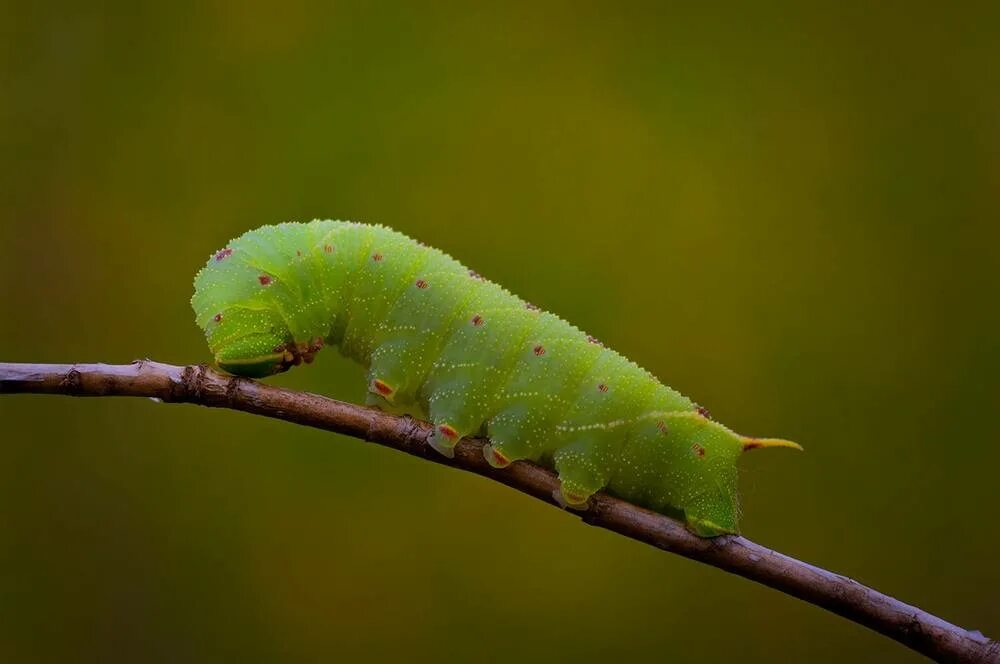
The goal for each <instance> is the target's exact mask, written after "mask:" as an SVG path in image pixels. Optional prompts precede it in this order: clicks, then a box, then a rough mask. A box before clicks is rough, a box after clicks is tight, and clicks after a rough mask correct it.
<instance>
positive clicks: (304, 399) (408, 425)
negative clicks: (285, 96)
mask: <svg viewBox="0 0 1000 664" xmlns="http://www.w3.org/2000/svg"><path fill="white" fill-rule="evenodd" d="M14 392H33V393H41V394H66V395H71V396H136V397H155V398H158V399H162V400H163V401H167V402H186V403H195V404H200V405H203V406H213V407H219V408H232V409H234V410H242V411H245V412H248V413H254V414H256V415H264V416H267V417H274V418H278V419H282V420H287V421H289V422H294V423H296V424H304V425H307V426H311V427H316V428H319V429H326V430H328V431H336V432H337V433H342V434H347V435H349V436H354V437H356V438H362V439H364V440H368V441H371V442H374V443H378V444H380V445H385V446H387V447H392V448H394V449H397V450H400V451H402V452H406V453H407V454H412V455H414V456H418V457H421V458H424V459H427V460H429V461H434V462H435V463H440V464H445V465H448V466H454V467H456V468H460V469H462V470H466V471H469V472H471V473H476V474H477V475H484V476H486V477H489V478H490V479H492V480H495V481H497V482H501V483H503V484H506V485H507V486H509V487H512V488H514V489H517V490H518V491H522V492H524V493H527V494H529V495H531V496H534V497H535V498H538V499H540V500H543V501H545V502H548V503H553V504H554V502H555V501H554V500H553V497H552V492H553V490H554V489H555V488H556V487H557V480H556V477H555V475H554V474H553V473H552V472H551V471H549V470H546V469H544V468H542V467H540V466H537V465H535V464H532V463H528V462H523V461H522V462H516V463H514V464H512V465H511V466H510V467H508V468H506V469H504V470H497V469H494V468H492V467H490V465H489V464H487V463H486V461H485V460H484V458H483V455H482V450H481V446H482V443H481V442H479V441H476V440H471V439H466V440H463V441H462V442H461V443H460V444H459V446H458V447H457V449H456V454H455V458H454V459H446V458H444V457H442V456H441V455H439V454H437V453H435V452H434V451H432V450H431V449H430V448H429V447H428V446H427V444H426V442H425V440H426V438H427V434H428V433H429V431H430V428H429V425H427V424H425V423H423V422H419V421H417V420H414V419H411V418H409V417H395V416H392V415H387V414H385V413H383V412H381V411H378V410H374V409H370V408H364V407H361V406H355V405H352V404H348V403H343V402H341V401H335V400H333V399H328V398H326V397H322V396H318V395H315V394H308V393H303V392H296V391H294V390H287V389H282V388H279V387H271V386H268V385H263V384H261V383H257V382H254V381H251V380H246V379H241V378H234V377H232V376H226V375H223V374H220V373H218V372H216V371H213V370H212V369H209V368H206V367H204V366H201V365H198V366H186V367H179V366H173V365H169V364H160V363H158V362H151V361H146V360H143V361H138V362H134V363H132V364H128V365H109V364H4V363H0V394H2V393H14ZM579 515H580V517H581V518H582V519H583V521H585V522H586V523H589V524H590V525H593V526H599V527H601V528H606V529H608V530H611V531H614V532H616V533H619V534H621V535H625V536H626V537H631V538H632V539H635V540H639V541H640V542H645V543H647V544H652V545H653V546H655V547H658V548H660V549H663V550H665V551H671V552H673V553H677V554H680V555H682V556H685V557H687V558H691V559H693V560H698V561H700V562H703V563H707V564H709V565H713V566H715V567H718V568H719V569H722V570H725V571H727V572H731V573H733V574H738V575H740V576H743V577H745V578H747V579H750V580H752V581H756V582H758V583H762V584H764V585H765V586H770V587H771V588H774V589H776V590H780V591H781V592H784V593H787V594H789V595H792V596H793V597H798V598H799V599H802V600H805V601H806V602H810V603H812V604H815V605H817V606H821V607H823V608H824V609H827V610H828V611H832V612H833V613H836V614H838V615H841V616H844V617H845V618H847V619H848V620H853V621H854V622H856V623H858V624H861V625H864V626H865V627H868V628H870V629H872V630H874V631H876V632H879V633H880V634H884V635H885V636H888V637H889V638H892V639H895V640H896V641H899V642H900V643H902V644H904V645H906V646H908V647H910V648H912V649H913V650H915V651H917V652H919V653H921V654H923V655H926V656H927V657H930V658H932V659H934V660H937V661H942V662H991V663H1000V643H998V642H996V641H993V640H991V639H988V638H986V637H985V636H983V635H982V634H981V633H980V632H975V631H972V632H970V631H967V630H964V629H962V628H961V627H958V626H956V625H953V624H951V623H948V622H945V621H944V620H941V619H940V618H937V617H936V616H933V615H931V614H929V613H927V612H925V611H922V610H921V609H918V608H917V607H915V606H910V605H908V604H904V603H903V602H900V601H899V600H897V599H894V598H892V597H889V596H888V595H884V594H882V593H880V592H878V591H876V590H873V589H872V588H868V587H866V586H863V585H861V584H860V583H858V582H856V581H854V580H852V579H849V578H847V577H845V576H841V575H839V574H834V573H832V572H828V571H826V570H824V569H820V568H818V567H814V566H812V565H809V564H807V563H804V562H801V561H799V560H796V559H794V558H790V557H789V556H786V555H784V554H781V553H778V552H777V551H772V550H771V549H766V548H764V547H762V546H760V545H758V544H754V543H753V542H751V541H750V540H748V539H746V538H744V537H737V536H725V537H718V538H715V539H702V538H699V537H696V536H695V535H692V534H691V533H689V532H688V531H687V530H685V528H684V527H683V526H682V525H681V524H679V523H678V522H676V521H673V520H672V519H670V518H668V517H665V516H661V515H660V514H656V513H654V512H650V511H648V510H645V509H643V508H641V507H637V506H635V505H632V504H631V503H627V502H625V501H623V500H619V499H617V498H613V497H611V496H608V495H605V494H598V495H596V496H594V498H593V499H592V500H591V503H590V507H589V509H588V510H587V511H584V512H579Z"/></svg>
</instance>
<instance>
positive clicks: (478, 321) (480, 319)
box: [471, 314, 483, 327]
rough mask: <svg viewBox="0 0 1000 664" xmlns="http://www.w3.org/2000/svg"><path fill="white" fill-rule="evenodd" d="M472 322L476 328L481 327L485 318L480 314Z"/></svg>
mask: <svg viewBox="0 0 1000 664" xmlns="http://www.w3.org/2000/svg"><path fill="white" fill-rule="evenodd" d="M471 322H472V324H473V325H475V326H476V327H481V326H482V324H483V317H482V316H480V315H479V314H476V315H475V316H473V317H472V321H471Z"/></svg>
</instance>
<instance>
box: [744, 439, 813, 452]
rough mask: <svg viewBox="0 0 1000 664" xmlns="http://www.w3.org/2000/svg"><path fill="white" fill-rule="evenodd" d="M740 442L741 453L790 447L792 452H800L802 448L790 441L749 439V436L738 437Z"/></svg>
mask: <svg viewBox="0 0 1000 664" xmlns="http://www.w3.org/2000/svg"><path fill="white" fill-rule="evenodd" d="M740 440H742V441H743V451H744V452H746V451H748V450H756V449H758V448H761V447H790V448H792V449H793V450H799V451H801V450H802V446H801V445H799V444H798V443H793V442H792V441H790V440H782V439H781V438H751V437H749V436H740Z"/></svg>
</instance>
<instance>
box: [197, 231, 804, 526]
mask: <svg viewBox="0 0 1000 664" xmlns="http://www.w3.org/2000/svg"><path fill="white" fill-rule="evenodd" d="M191 303H192V306H193V307H194V310H195V313H196V316H197V322H198V325H199V326H200V327H201V328H202V329H204V330H205V334H206V337H207V339H208V344H209V347H210V349H211V351H212V353H213V354H214V356H215V361H216V363H217V364H218V365H219V366H220V367H221V368H222V369H223V370H225V371H228V372H230V373H233V374H236V375H240V376H249V377H263V376H268V375H271V374H274V373H278V372H281V371H285V370H287V369H289V368H290V367H291V366H293V365H298V364H300V363H301V362H306V363H308V362H311V361H312V359H313V356H314V354H315V353H316V352H318V351H319V350H320V348H322V347H323V346H324V345H325V344H332V345H335V346H337V347H339V349H340V352H341V353H343V354H344V355H346V356H347V357H350V358H352V359H354V360H356V361H358V362H361V363H363V364H366V365H367V366H368V367H369V369H368V403H369V404H370V405H376V406H379V407H381V408H384V409H386V410H390V411H392V412H395V413H408V414H411V415H414V416H416V417H420V418H423V419H427V420H429V421H430V422H431V423H432V424H433V425H434V429H433V433H432V434H431V436H430V439H429V442H430V444H431V445H432V446H433V447H434V448H435V449H436V450H438V451H439V452H441V453H442V454H445V455H448V456H451V455H452V454H453V448H454V446H455V444H456V443H457V442H458V441H459V440H460V439H461V438H462V437H463V436H467V435H475V434H479V435H484V436H486V437H487V438H488V439H489V443H488V444H487V445H486V446H485V447H484V452H485V454H486V458H487V460H488V461H489V462H490V463H491V464H492V465H494V466H497V467H503V466H506V465H508V464H509V463H511V462H512V461H515V460H519V459H530V460H532V461H535V462H539V463H542V464H545V465H547V466H549V467H552V468H554V469H555V470H556V472H558V474H559V480H560V485H561V488H560V493H561V496H559V498H560V500H561V501H562V502H563V503H564V504H566V505H568V506H571V507H574V506H575V507H582V506H584V505H585V504H586V502H587V500H588V499H589V497H590V496H591V495H593V494H594V493H595V492H597V491H600V490H602V489H603V490H607V491H609V492H611V493H613V494H615V495H617V496H620V497H622V498H624V499H626V500H629V501H631V502H634V503H637V504H639V505H642V506H644V507H647V508H649V509H652V510H655V511H657V512H661V513H664V514H669V515H673V516H678V517H681V518H683V519H684V520H685V522H686V523H687V525H688V527H689V528H690V529H691V530H692V531H693V532H695V533H697V534H699V535H701V536H705V537H710V536H715V535H720V534H723V533H733V532H737V517H738V508H737V491H736V484H737V471H736V461H737V458H738V457H739V456H740V454H741V453H742V452H744V451H746V450H750V449H754V448H758V447H793V448H798V447H799V446H798V445H796V444H795V443H791V442H788V441H784V440H778V439H771V438H750V437H746V436H740V435H737V434H735V433H733V432H732V431H730V430H729V429H727V428H726V427H724V426H723V425H721V424H719V423H718V422H715V421H714V420H712V419H711V418H710V417H709V416H708V413H707V411H705V410H704V409H703V408H700V407H699V406H698V405H697V404H695V403H694V402H692V401H691V400H690V399H688V398H687V397H685V396H683V395H681V394H680V393H678V392H677V391H675V390H673V389H671V388H670V387H667V386H666V385H663V384H662V383H660V382H659V381H658V380H657V379H656V378H655V377H654V376H653V375H652V374H650V373H649V372H648V371H645V370H644V369H641V368H640V367H639V366H637V365H636V364H634V363H633V362H630V361H629V360H627V359H625V358H624V357H622V356H621V355H619V354H618V353H616V352H614V351H612V350H610V349H608V348H605V347H604V346H603V345H602V344H600V343H599V342H598V341H597V340H596V339H594V338H593V337H590V336H588V335H587V334H585V333H583V332H581V331H580V330H578V329H577V328H575V327H573V326H572V325H570V324H569V323H567V322H565V321H564V320H562V319H561V318H559V317H557V316H554V315H552V314H550V313H547V312H544V311H541V310H539V309H538V308H537V307H534V306H532V305H531V304H528V303H527V302H525V301H524V300H521V299H520V298H518V297H516V296H515V295H512V294H511V293H509V292H508V291H506V290H504V289H503V288H502V287H500V286H498V285H496V284H494V283H492V282H490V281H487V280H485V279H483V278H482V277H480V276H479V275H477V274H476V273H475V272H473V271H471V270H469V269H468V268H466V267H465V266H463V265H462V264H461V263H459V262H458V261H456V260H454V259H453V258H451V257H450V256H448V255H446V254H444V253H443V252H441V251H438V250H437V249H433V248H430V247H427V246H424V245H422V244H419V243H417V242H415V241H414V240H411V239H410V238H408V237H406V236H404V235H402V234H400V233H397V232H396V231H393V230H391V229H389V228H386V227H384V226H371V225H366V224H359V223H351V222H342V221H313V222H310V223H285V224H279V225H276V226H264V227H261V228H258V229H256V230H253V231H250V232H248V233H245V234H244V235H242V236H241V237H239V238H237V239H235V240H233V241H232V242H230V243H229V244H228V245H227V246H226V247H225V248H223V249H221V250H220V251H218V252H216V253H215V254H213V255H212V256H211V257H210V258H209V260H208V264H207V265H206V266H205V267H204V268H203V269H202V270H201V271H200V272H199V273H198V275H197V277H196V278H195V293H194V297H193V298H192V300H191Z"/></svg>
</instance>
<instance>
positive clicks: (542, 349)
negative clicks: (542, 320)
mask: <svg viewBox="0 0 1000 664" xmlns="http://www.w3.org/2000/svg"><path fill="white" fill-rule="evenodd" d="M534 350H535V355H545V346H543V345H542V344H538V345H537V346H535V349H534Z"/></svg>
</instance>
